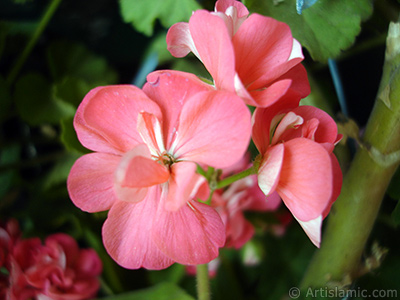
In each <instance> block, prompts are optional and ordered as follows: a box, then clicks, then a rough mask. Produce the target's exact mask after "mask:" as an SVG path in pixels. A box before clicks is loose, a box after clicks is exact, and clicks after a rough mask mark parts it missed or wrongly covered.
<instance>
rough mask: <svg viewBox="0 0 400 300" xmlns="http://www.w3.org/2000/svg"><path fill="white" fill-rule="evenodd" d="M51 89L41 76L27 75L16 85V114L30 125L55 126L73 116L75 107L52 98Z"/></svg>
mask: <svg viewBox="0 0 400 300" xmlns="http://www.w3.org/2000/svg"><path fill="white" fill-rule="evenodd" d="M53 92H54V91H53V87H52V86H51V84H50V83H49V82H48V81H47V80H46V79H45V78H44V77H43V76H42V75H41V74H36V73H29V74H26V75H24V76H22V77H21V78H20V79H19V80H18V81H17V83H16V90H15V94H14V98H15V102H16V106H17V110H18V113H19V114H20V116H21V118H22V119H23V120H24V121H26V122H27V123H29V124H30V125H40V124H42V123H50V124H57V123H58V122H59V121H60V120H62V119H64V118H68V117H71V116H73V115H74V114H75V107H74V106H73V105H71V104H70V103H67V102H64V101H62V100H60V99H58V98H57V97H54V94H53Z"/></svg>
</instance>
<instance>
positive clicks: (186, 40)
mask: <svg viewBox="0 0 400 300" xmlns="http://www.w3.org/2000/svg"><path fill="white" fill-rule="evenodd" d="M167 49H168V51H169V52H170V53H171V54H172V56H175V57H184V56H186V55H187V54H189V52H193V54H194V55H196V56H197V57H198V58H199V59H200V60H201V58H200V57H199V54H198V53H197V49H196V46H195V45H194V42H193V39H192V35H191V33H190V30H189V23H184V22H180V23H176V24H174V25H172V26H171V28H170V29H169V30H168V33H167Z"/></svg>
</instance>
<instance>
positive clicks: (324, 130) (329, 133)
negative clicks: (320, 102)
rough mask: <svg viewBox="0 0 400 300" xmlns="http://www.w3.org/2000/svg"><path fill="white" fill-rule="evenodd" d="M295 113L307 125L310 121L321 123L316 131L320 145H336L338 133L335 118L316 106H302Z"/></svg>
mask: <svg viewBox="0 0 400 300" xmlns="http://www.w3.org/2000/svg"><path fill="white" fill-rule="evenodd" d="M293 112H294V113H295V114H297V115H299V116H301V117H302V118H303V119H304V123H305V124H306V123H307V121H308V120H312V119H317V120H318V121H319V124H318V128H317V130H316V131H315V134H314V139H315V141H316V142H318V143H331V144H334V143H335V141H336V139H337V136H338V132H337V125H336V122H335V121H334V120H333V118H332V117H331V116H330V115H328V114H327V113H326V112H324V111H323V110H321V109H319V108H316V107H314V106H308V105H302V106H299V107H297V108H295V109H293Z"/></svg>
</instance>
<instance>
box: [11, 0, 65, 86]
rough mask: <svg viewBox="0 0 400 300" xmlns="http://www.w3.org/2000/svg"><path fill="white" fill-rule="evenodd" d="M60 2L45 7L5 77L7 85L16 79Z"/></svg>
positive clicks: (56, 1)
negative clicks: (23, 47)
mask: <svg viewBox="0 0 400 300" xmlns="http://www.w3.org/2000/svg"><path fill="white" fill-rule="evenodd" d="M61 1H62V0H52V1H51V3H50V4H49V6H48V7H47V9H46V11H45V12H44V14H43V17H42V18H41V20H40V23H39V25H38V27H37V28H36V30H35V32H34V33H33V35H32V37H31V39H30V40H29V42H28V44H27V45H26V46H25V49H24V50H23V51H22V53H21V54H20V56H19V57H18V59H17V61H16V63H15V64H14V67H13V68H12V69H11V71H10V73H9V74H8V76H7V84H8V85H11V84H12V83H13V82H14V80H15V78H17V76H18V73H19V71H20V70H21V68H22V66H23V65H24V63H25V61H26V59H27V58H28V56H29V54H30V53H31V52H32V49H33V47H34V46H35V45H36V43H37V41H38V39H39V37H40V36H41V34H42V33H43V31H44V29H45V28H46V26H47V24H48V23H49V21H50V19H51V17H52V16H53V14H54V12H55V11H56V9H57V8H58V6H59V4H60V3H61Z"/></svg>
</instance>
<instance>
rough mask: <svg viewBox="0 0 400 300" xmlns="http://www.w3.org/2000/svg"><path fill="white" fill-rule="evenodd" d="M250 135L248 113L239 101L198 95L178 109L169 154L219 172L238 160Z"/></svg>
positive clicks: (228, 95)
mask: <svg viewBox="0 0 400 300" xmlns="http://www.w3.org/2000/svg"><path fill="white" fill-rule="evenodd" d="M250 133H251V118H250V112H249V110H248V108H247V107H246V105H245V104H244V103H243V101H242V100H241V99H240V98H239V97H237V96H236V95H234V94H231V93H226V92H221V91H218V92H204V93H198V94H196V95H195V96H193V97H192V98H191V99H190V100H189V101H188V102H186V104H185V106H184V107H183V109H182V113H181V116H180V122H179V129H178V131H177V141H176V148H175V149H171V151H173V152H174V153H175V156H176V157H177V158H179V159H185V160H191V161H194V162H196V163H200V164H201V163H204V164H206V165H210V166H213V167H216V168H223V167H227V166H230V165H232V164H234V163H236V162H237V161H239V160H240V159H241V158H242V156H243V155H244V153H245V151H246V149H247V146H248V143H249V139H250Z"/></svg>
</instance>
